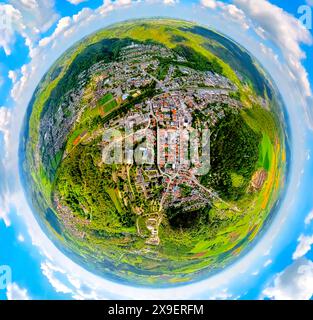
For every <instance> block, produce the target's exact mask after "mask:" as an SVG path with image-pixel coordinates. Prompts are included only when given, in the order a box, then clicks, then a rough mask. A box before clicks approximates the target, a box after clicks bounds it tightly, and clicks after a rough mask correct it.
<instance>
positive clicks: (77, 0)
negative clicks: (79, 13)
mask: <svg viewBox="0 0 313 320" xmlns="http://www.w3.org/2000/svg"><path fill="white" fill-rule="evenodd" d="M67 1H68V2H70V3H71V4H74V5H78V4H80V3H83V2H87V1H88V0H67Z"/></svg>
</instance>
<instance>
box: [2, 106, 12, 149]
mask: <svg viewBox="0 0 313 320" xmlns="http://www.w3.org/2000/svg"><path fill="white" fill-rule="evenodd" d="M10 119H11V111H10V110H9V109H8V108H5V107H0V133H2V134H3V136H4V144H5V147H7V146H8V143H9V136H10V131H9V126H10Z"/></svg>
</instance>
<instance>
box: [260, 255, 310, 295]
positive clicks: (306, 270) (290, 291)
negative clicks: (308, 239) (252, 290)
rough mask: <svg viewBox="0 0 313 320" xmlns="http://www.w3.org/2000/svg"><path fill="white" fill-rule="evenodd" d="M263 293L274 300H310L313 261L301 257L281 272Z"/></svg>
mask: <svg viewBox="0 0 313 320" xmlns="http://www.w3.org/2000/svg"><path fill="white" fill-rule="evenodd" d="M263 295H264V296H265V297H267V298H270V299H274V300H309V299H310V298H311V297H312V295H313V262H312V261H310V260H307V259H304V258H303V259H299V260H297V261H295V262H294V263H293V264H292V265H290V266H289V267H288V268H286V269H285V270H284V271H283V272H281V273H279V274H278V275H277V276H276V277H275V279H274V283H273V285H272V286H270V287H268V288H266V289H265V290H264V291H263Z"/></svg>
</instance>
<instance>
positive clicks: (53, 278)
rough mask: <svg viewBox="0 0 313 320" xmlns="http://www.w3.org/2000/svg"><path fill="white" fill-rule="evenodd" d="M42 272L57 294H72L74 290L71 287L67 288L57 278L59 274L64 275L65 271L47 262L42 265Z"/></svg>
mask: <svg viewBox="0 0 313 320" xmlns="http://www.w3.org/2000/svg"><path fill="white" fill-rule="evenodd" d="M41 270H42V273H43V275H45V276H46V277H47V279H48V281H49V282H50V284H51V285H52V286H53V288H54V289H55V291H56V292H59V293H71V292H72V290H71V289H70V288H69V287H67V286H66V285H65V284H64V283H63V282H61V281H60V280H59V279H58V277H57V274H58V273H59V274H60V273H61V274H64V273H65V271H64V270H62V269H61V268H59V267H56V266H55V265H53V264H52V263H51V262H49V261H46V262H44V263H42V264H41Z"/></svg>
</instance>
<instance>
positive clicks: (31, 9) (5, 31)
mask: <svg viewBox="0 0 313 320" xmlns="http://www.w3.org/2000/svg"><path fill="white" fill-rule="evenodd" d="M57 19H58V14H57V13H56V12H55V11H54V1H53V0H42V1H40V2H38V1H37V0H23V1H19V0H10V1H9V3H8V4H3V3H0V31H1V32H0V47H2V48H3V49H4V51H5V53H6V55H10V54H11V52H12V49H11V48H12V46H13V45H14V43H15V41H16V34H19V35H21V36H22V37H23V38H24V39H25V44H26V45H27V46H28V47H29V48H32V47H33V46H34V42H35V41H36V40H37V39H38V37H39V35H40V33H43V32H46V31H47V30H48V29H49V28H50V27H51V26H52V25H53V23H54V22H55V21H56V20H57Z"/></svg>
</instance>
